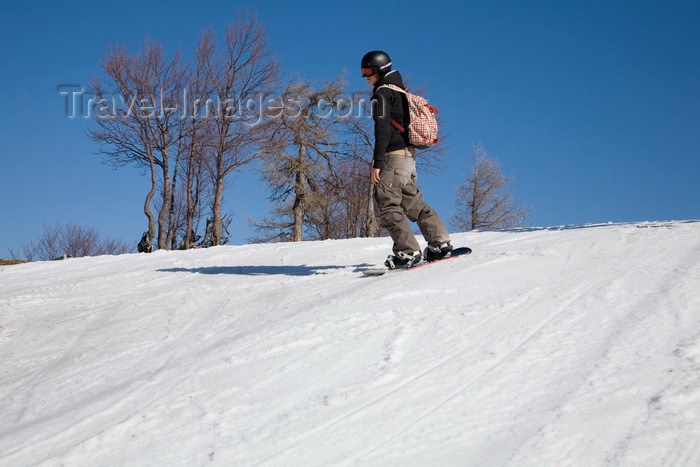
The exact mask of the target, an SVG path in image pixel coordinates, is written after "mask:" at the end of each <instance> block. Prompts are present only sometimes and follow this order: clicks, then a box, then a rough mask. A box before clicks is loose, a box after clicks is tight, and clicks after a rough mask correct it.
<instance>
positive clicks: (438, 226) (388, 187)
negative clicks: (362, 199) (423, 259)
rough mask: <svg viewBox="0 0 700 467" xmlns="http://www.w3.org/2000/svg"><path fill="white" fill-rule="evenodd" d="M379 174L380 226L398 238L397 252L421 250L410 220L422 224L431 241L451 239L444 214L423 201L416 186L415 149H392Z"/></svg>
mask: <svg viewBox="0 0 700 467" xmlns="http://www.w3.org/2000/svg"><path fill="white" fill-rule="evenodd" d="M379 177H380V181H379V183H378V184H377V185H376V187H375V191H374V201H375V203H376V213H377V217H378V219H379V225H381V226H382V227H384V228H386V229H387V230H388V231H389V234H390V235H391V239H392V240H393V241H394V247H393V250H394V254H397V253H398V252H400V251H403V252H404V253H413V252H414V251H420V246H419V245H418V242H417V241H416V237H415V235H413V231H412V230H411V226H410V224H409V223H408V220H409V219H410V220H411V221H413V222H416V223H417V224H418V228H419V229H420V231H421V233H422V234H423V236H424V237H425V240H426V241H427V242H428V244H430V245H436V244H437V245H439V244H442V243H445V242H448V241H449V240H450V235H449V233H448V232H447V229H446V228H445V225H444V224H443V223H442V220H440V216H438V214H437V212H435V211H434V210H433V209H432V208H431V207H430V206H428V205H427V204H426V203H424V202H423V194H422V193H421V192H420V190H418V187H417V186H416V179H417V175H416V155H415V149H414V148H408V149H405V150H400V151H392V152H388V153H387V158H386V160H385V162H384V167H382V170H381V172H380V173H379ZM407 218H408V219H407Z"/></svg>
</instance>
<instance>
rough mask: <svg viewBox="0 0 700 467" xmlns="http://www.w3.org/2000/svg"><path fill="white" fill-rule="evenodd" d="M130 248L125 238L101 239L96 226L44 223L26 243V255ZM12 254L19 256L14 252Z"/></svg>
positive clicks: (34, 258)
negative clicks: (33, 239)
mask: <svg viewBox="0 0 700 467" xmlns="http://www.w3.org/2000/svg"><path fill="white" fill-rule="evenodd" d="M130 250H131V249H130V248H129V247H128V246H127V245H126V244H125V243H123V242H120V241H117V240H113V239H104V240H103V239H101V238H100V235H99V233H97V231H96V230H94V229H90V228H85V227H81V226H78V225H74V224H68V225H66V226H65V227H64V226H63V225H61V224H60V223H56V224H54V225H44V230H43V232H42V234H41V235H40V236H39V237H38V238H37V239H36V240H35V241H32V242H30V243H29V244H27V245H25V246H23V247H22V253H23V255H24V259H26V260H28V261H37V260H38V261H48V260H52V259H61V258H67V257H70V258H79V257H83V256H97V255H118V254H123V253H128V252H129V251H130ZM12 256H13V257H15V254H14V252H13V253H12ZM15 259H18V258H15Z"/></svg>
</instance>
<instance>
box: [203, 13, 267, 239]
mask: <svg viewBox="0 0 700 467" xmlns="http://www.w3.org/2000/svg"><path fill="white" fill-rule="evenodd" d="M197 66H199V67H201V73H202V76H204V78H205V79H206V82H207V86H208V87H210V88H211V90H212V91H213V92H214V93H216V96H217V99H218V100H217V101H216V102H212V101H211V100H207V101H206V102H205V103H204V104H205V109H204V112H205V118H206V117H212V116H213V119H212V125H211V127H210V128H209V129H210V130H211V133H210V135H209V139H208V141H209V145H210V148H211V150H212V160H211V164H210V171H211V176H212V180H213V186H214V189H213V192H214V196H213V205H212V221H211V244H212V245H219V244H221V241H222V231H223V227H224V226H223V216H222V212H221V208H222V202H223V193H224V188H225V180H226V177H227V176H228V175H229V174H230V173H231V172H233V171H234V170H237V169H239V168H241V167H242V166H244V165H246V164H248V163H250V162H252V161H253V160H255V159H256V158H257V157H258V156H259V154H260V152H261V148H263V147H265V146H266V145H267V144H269V141H270V137H269V134H268V133H267V132H266V128H267V127H265V126H264V125H262V124H260V123H261V122H260V119H261V116H262V115H261V112H262V103H263V101H262V100H263V98H264V96H265V93H266V92H267V91H269V90H270V89H272V87H273V86H274V85H275V84H276V82H277V80H278V74H279V65H278V61H277V59H276V58H275V57H274V55H273V52H272V51H271V50H270V49H269V48H268V39H267V35H266V34H265V32H264V29H263V26H262V24H260V23H258V21H257V18H256V17H255V15H253V14H251V13H249V12H241V13H238V14H237V16H236V18H235V19H234V21H233V22H232V23H231V24H230V25H229V26H228V27H227V29H226V40H225V47H224V48H219V47H218V46H217V45H216V43H215V41H214V34H213V33H212V32H210V31H208V32H205V33H204V34H203V35H202V38H201V39H200V43H199V49H198V57H197ZM256 104H257V105H256ZM212 106H214V107H215V108H214V109H212V108H211V107H212ZM251 106H252V107H253V108H254V109H256V111H254V112H251ZM257 111H259V112H260V113H258V112H257ZM211 113H213V114H214V115H211Z"/></svg>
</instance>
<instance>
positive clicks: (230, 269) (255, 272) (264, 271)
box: [158, 264, 369, 276]
mask: <svg viewBox="0 0 700 467" xmlns="http://www.w3.org/2000/svg"><path fill="white" fill-rule="evenodd" d="M367 266H369V265H368V264H359V265H355V266H306V265H300V266H212V267H202V268H168V269H158V272H189V273H192V274H233V275H239V276H265V275H284V276H313V275H315V274H321V273H322V272H323V271H327V270H332V269H346V268H355V271H357V270H359V269H360V268H363V267H367Z"/></svg>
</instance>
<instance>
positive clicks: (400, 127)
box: [375, 84, 407, 133]
mask: <svg viewBox="0 0 700 467" xmlns="http://www.w3.org/2000/svg"><path fill="white" fill-rule="evenodd" d="M381 88H388V89H391V90H393V91H398V92H401V93H403V94H407V92H406V90H405V89H401V88H400V87H399V86H397V85H395V84H382V85H381V86H379V87H378V88H377V89H376V90H375V91H379V90H380V89H381ZM390 120H391V124H392V125H394V128H396V129H397V130H399V131H400V132H401V133H406V129H405V128H404V127H402V126H401V125H399V122H397V121H396V120H394V119H393V118H392V119H390Z"/></svg>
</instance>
